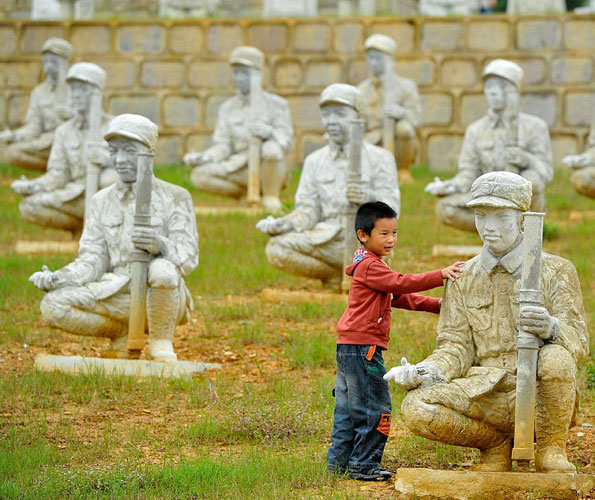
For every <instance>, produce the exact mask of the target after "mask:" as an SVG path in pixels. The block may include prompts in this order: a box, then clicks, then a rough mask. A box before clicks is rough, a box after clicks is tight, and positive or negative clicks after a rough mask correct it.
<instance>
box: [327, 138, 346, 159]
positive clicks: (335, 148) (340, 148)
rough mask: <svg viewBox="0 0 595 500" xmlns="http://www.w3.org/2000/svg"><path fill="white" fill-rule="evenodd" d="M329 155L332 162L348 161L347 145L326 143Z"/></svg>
mask: <svg viewBox="0 0 595 500" xmlns="http://www.w3.org/2000/svg"><path fill="white" fill-rule="evenodd" d="M328 149H329V154H330V155H331V158H332V159H333V160H348V159H349V143H347V144H342V145H339V144H335V143H334V142H332V141H329V143H328Z"/></svg>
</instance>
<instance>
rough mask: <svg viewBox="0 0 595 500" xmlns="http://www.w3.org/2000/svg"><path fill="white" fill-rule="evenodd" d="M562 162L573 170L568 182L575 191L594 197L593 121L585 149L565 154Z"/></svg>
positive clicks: (594, 135)
mask: <svg viewBox="0 0 595 500" xmlns="http://www.w3.org/2000/svg"><path fill="white" fill-rule="evenodd" d="M562 163H564V165H565V166H566V167H568V168H572V169H573V170H574V173H573V174H572V177H571V178H570V182H572V185H573V186H574V189H575V190H576V192H577V193H580V194H584V195H585V196H588V197H589V198H595V122H593V125H591V132H590V133H589V140H588V143H587V150H586V151H585V152H584V153H582V154H580V155H568V156H565V157H564V158H563V159H562Z"/></svg>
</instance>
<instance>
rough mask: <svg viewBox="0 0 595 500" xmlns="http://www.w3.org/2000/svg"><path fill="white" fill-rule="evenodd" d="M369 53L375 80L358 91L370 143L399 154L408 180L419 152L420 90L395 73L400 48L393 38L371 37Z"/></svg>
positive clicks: (402, 173)
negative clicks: (362, 103) (417, 136)
mask: <svg viewBox="0 0 595 500" xmlns="http://www.w3.org/2000/svg"><path fill="white" fill-rule="evenodd" d="M365 49H366V63H367V65H368V69H369V70H370V72H371V73H372V76H371V77H370V78H367V79H366V80H364V81H363V82H362V83H360V84H359V85H358V89H359V90H360V91H361V93H362V96H363V100H364V106H365V110H366V140H367V141H368V142H371V143H372V144H382V147H384V148H385V149H388V150H389V151H392V152H396V158H397V167H398V168H399V177H400V178H401V180H403V179H407V178H409V177H410V174H409V167H410V166H411V164H412V163H413V162H414V161H415V157H416V155H417V150H418V143H417V138H416V136H415V129H416V127H417V126H418V125H419V123H420V121H421V102H420V100H419V93H418V92H417V86H416V85H415V83H414V82H413V81H412V80H409V79H407V78H403V77H401V76H398V75H396V74H395V73H394V69H393V68H394V54H395V49H396V44H395V41H394V40H393V39H392V38H390V37H388V36H386V35H381V34H378V33H377V34H374V35H371V36H370V37H368V39H367V40H366V42H365ZM387 127H388V130H387ZM395 139H396V144H395ZM389 143H390V144H389Z"/></svg>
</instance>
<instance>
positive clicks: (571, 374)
mask: <svg viewBox="0 0 595 500" xmlns="http://www.w3.org/2000/svg"><path fill="white" fill-rule="evenodd" d="M530 200H531V184H530V183H529V182H528V181H527V180H526V179H524V178H522V177H520V176H519V175H517V174H513V173H511V172H491V173H488V174H484V175H482V176H481V177H479V178H478V179H477V180H476V181H475V182H474V183H473V186H472V188H471V197H470V201H469V204H468V206H469V207H470V208H471V209H474V210H475V221H476V224H477V231H478V233H479V235H480V237H481V239H482V241H483V249H482V251H481V253H480V254H479V255H478V256H476V257H474V258H473V259H471V260H469V261H468V262H467V263H466V265H465V268H464V271H463V273H462V274H461V276H460V278H459V279H458V280H457V281H456V282H452V283H447V285H446V291H445V295H444V299H443V303H442V308H441V311H440V320H439V322H438V327H437V338H436V346H437V347H436V350H435V351H434V352H433V353H432V354H430V356H428V357H427V358H426V359H425V360H424V361H422V362H421V363H418V364H416V365H410V364H408V363H407V362H406V360H405V359H403V360H402V365H403V366H400V367H395V368H393V369H392V370H390V371H389V372H388V373H387V374H386V376H385V378H386V379H392V380H394V381H395V382H396V383H397V384H399V385H400V386H401V387H403V388H405V389H408V390H409V393H408V394H407V396H406V397H405V399H404V400H403V404H402V407H401V411H402V414H403V418H404V420H405V423H406V424H407V426H408V427H409V428H410V429H411V430H412V431H413V432H414V433H415V434H417V435H420V436H423V437H426V438H428V439H432V440H435V441H441V442H444V443H449V444H453V445H458V446H468V447H473V448H479V449H480V451H481V463H480V465H479V466H478V470H481V471H493V472H497V471H510V470H511V444H512V436H513V433H514V422H515V402H516V383H517V376H518V377H520V376H521V369H520V368H518V367H517V354H518V353H517V351H518V349H517V336H518V332H519V327H522V329H523V331H524V332H525V333H526V334H528V335H529V336H534V337H535V338H536V339H537V340H538V343H539V345H540V346H541V347H539V350H538V358H537V374H536V381H535V384H536V406H535V436H536V439H537V454H536V457H535V466H536V469H537V471H539V472H574V471H575V470H576V469H575V467H574V465H573V464H572V463H570V462H569V461H568V459H567V457H566V441H567V438H568V429H569V427H570V426H571V425H572V424H571V422H573V416H574V414H575V411H576V408H577V406H578V405H577V404H576V403H577V397H578V395H577V367H576V364H577V361H578V360H579V359H581V358H582V357H584V356H586V355H588V349H589V347H588V346H589V333H588V330H587V324H586V318H585V311H584V307H583V302H582V297H581V287H580V283H579V281H578V276H577V273H576V269H575V268H574V266H573V265H572V264H571V263H570V262H569V261H567V260H566V259H563V258H561V257H557V256H555V255H550V254H547V253H545V252H542V253H541V294H542V303H543V307H542V306H536V305H532V306H531V305H521V306H519V289H520V285H521V283H520V282H521V279H520V278H521V268H522V264H523V259H524V258H527V259H529V257H531V256H532V254H528V255H527V256H526V257H523V251H522V247H523V246H522V244H521V243H522V240H523V232H522V215H521V213H522V212H523V211H526V210H528V209H529V205H530ZM528 264H530V262H528ZM517 368H518V371H517ZM532 437H533V436H531V443H532V442H533V440H532Z"/></svg>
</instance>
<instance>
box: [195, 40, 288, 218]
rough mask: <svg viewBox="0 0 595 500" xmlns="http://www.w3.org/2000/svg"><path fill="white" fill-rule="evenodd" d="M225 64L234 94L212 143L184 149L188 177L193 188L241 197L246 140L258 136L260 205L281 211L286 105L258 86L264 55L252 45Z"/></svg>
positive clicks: (245, 171)
mask: <svg viewBox="0 0 595 500" xmlns="http://www.w3.org/2000/svg"><path fill="white" fill-rule="evenodd" d="M229 62H230V64H231V67H232V72H233V81H234V84H235V86H236V89H237V94H236V95H235V96H234V97H232V98H230V99H228V100H227V101H225V102H224V103H223V104H222V105H221V108H220V109H219V113H218V115H217V123H216V125H215V132H214V134H213V145H212V146H211V147H210V148H208V149H207V150H205V151H201V152H190V153H187V154H186V155H185V156H184V163H185V164H186V165H189V166H191V167H193V170H192V174H191V176H190V177H191V180H192V184H194V186H195V187H196V188H197V189H200V190H201V191H206V192H209V193H213V194H217V195H221V196H231V197H233V198H237V199H240V198H242V197H245V196H246V192H247V185H248V157H249V148H250V141H251V139H252V138H257V139H259V140H260V143H261V147H260V191H261V193H262V205H263V207H264V208H265V209H267V210H270V211H279V210H280V209H281V207H282V205H281V201H280V200H279V195H280V193H281V189H282V188H283V186H284V185H285V184H286V182H287V177H288V170H287V165H286V163H285V155H286V153H287V151H288V150H289V148H290V147H291V144H292V140H293V127H292V125H291V115H290V113H289V105H288V104H287V101H286V100H285V99H283V98H282V97H279V96H278V95H275V94H271V93H269V92H265V91H263V90H262V88H261V83H260V82H261V80H262V67H263V63H264V54H263V53H262V52H261V51H260V50H258V49H257V48H256V47H249V46H240V47H236V48H235V49H234V50H233V51H232V53H231V56H230V58H229ZM251 82H253V84H252V85H251ZM254 82H257V83H254ZM252 87H254V88H252Z"/></svg>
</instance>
